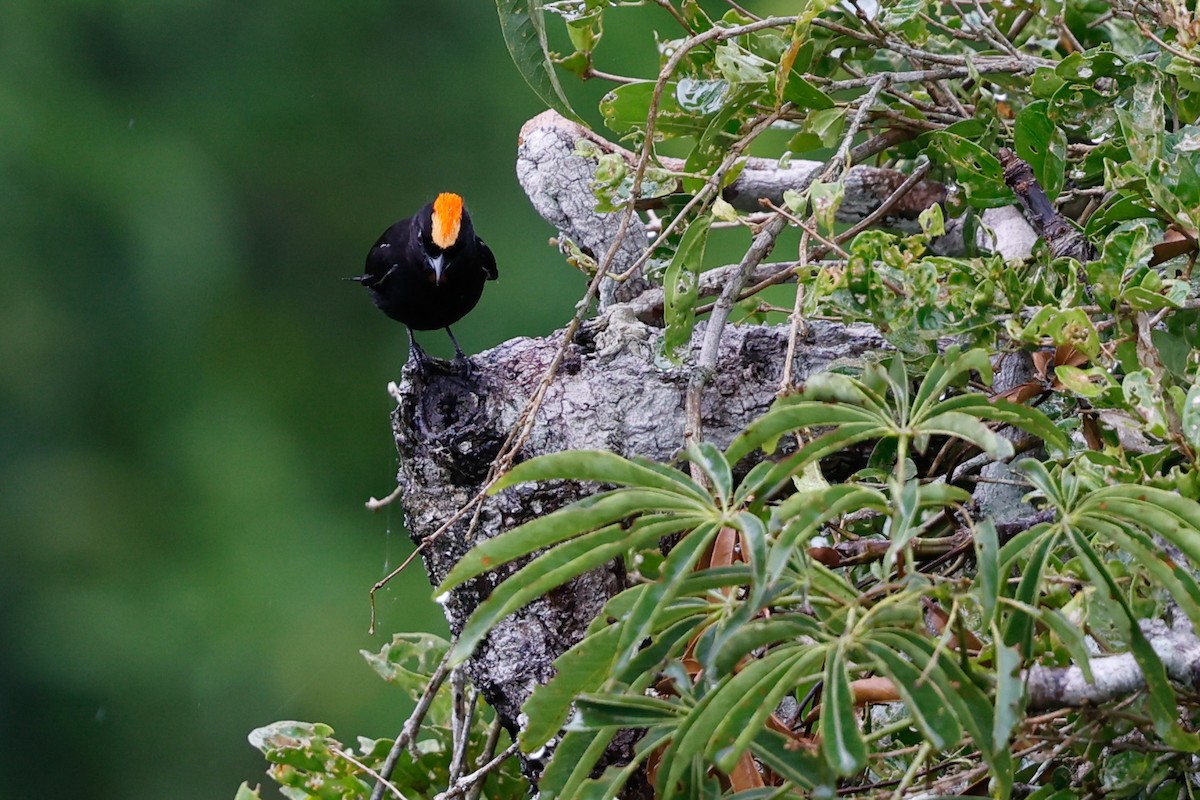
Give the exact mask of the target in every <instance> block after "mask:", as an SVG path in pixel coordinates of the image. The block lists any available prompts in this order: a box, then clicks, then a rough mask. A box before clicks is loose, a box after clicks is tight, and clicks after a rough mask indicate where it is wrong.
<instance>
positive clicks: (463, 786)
mask: <svg viewBox="0 0 1200 800" xmlns="http://www.w3.org/2000/svg"><path fill="white" fill-rule="evenodd" d="M516 752H517V743H516V742H513V743H512V744H510V745H509V746H508V747H506V748H504V752H502V753H500V755H498V756H496V757H495V758H493V759H492V760H491V761H489V762H488V763H486V764H484V765H483V766H482V767H480V768H479V769H477V770H475V771H474V772H472V773H471V774H470V775H464V776H463V777H461V778H459V779H458V780H457V781H456V782H455V783H454V785H452V786H450V787H449V788H448V789H446V791H444V792H442V793H441V794H439V795H437V796H436V797H434V798H433V800H453V798H455V797H458V796H460V795H462V794H464V793H465V792H467V791H469V790H470V789H471V787H472V786H474V785H475V784H477V783H480V782H482V781H483V779H484V778H486V777H487V776H488V775H490V774H491V773H492V772H494V771H495V770H496V768H497V767H499V766H500V765H501V764H503V763H504V762H505V761H507V760H508V759H509V758H511V757H512V755H513V754H514V753H516Z"/></svg>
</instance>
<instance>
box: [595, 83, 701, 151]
mask: <svg viewBox="0 0 1200 800" xmlns="http://www.w3.org/2000/svg"><path fill="white" fill-rule="evenodd" d="M677 88H678V86H677V84H675V83H674V82H668V83H667V84H666V85H665V86H664V87H663V92H662V97H661V100H660V102H659V105H658V114H657V115H656V116H655V118H654V130H655V133H657V134H660V135H662V136H664V137H667V138H673V137H676V136H695V137H700V136H702V135H703V134H704V131H705V130H706V129H707V127H708V116H707V115H703V114H698V113H696V112H695V111H689V110H688V109H685V108H683V107H681V106H680V104H679V100H678V99H677V97H676V90H677ZM653 99H654V81H640V82H638V83H626V84H623V85H621V86H618V87H617V88H615V89H613V90H612V91H610V92H609V93H608V94H606V95H605V96H604V97H603V98H602V99H601V100H600V113H601V115H602V116H603V117H604V124H605V125H607V126H608V128H609V130H611V131H613V132H615V133H619V134H626V133H632V132H635V131H644V130H645V129H646V117H647V115H648V114H649V113H650V103H651V101H652V100H653Z"/></svg>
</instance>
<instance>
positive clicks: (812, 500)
mask: <svg viewBox="0 0 1200 800" xmlns="http://www.w3.org/2000/svg"><path fill="white" fill-rule="evenodd" d="M861 509H873V510H875V511H879V512H882V513H886V512H887V511H888V500H887V498H886V497H884V495H883V493H882V492H879V491H877V490H875V489H869V488H867V487H865V486H858V485H855V484H845V483H842V484H834V485H833V486H830V487H829V488H827V489H821V490H820V491H816V492H798V493H796V494H794V495H792V496H791V497H789V498H788V499H787V500H784V501H783V502H782V503H780V504H779V505H778V506H776V507H775V508H774V509H773V510H772V514H771V520H772V522H771V525H772V527H773V528H782V531H781V532H780V533H779V535H778V536H777V537H776V539H775V543H774V544H773V545H772V546H771V551H770V554H769V555H768V556H767V575H768V579H769V580H771V581H775V580H778V578H779V576H780V575H782V574H783V571H784V569H786V567H787V565H788V562H789V561H790V560H791V559H792V557H793V555H794V551H795V550H796V548H798V547H799V546H800V545H801V544H803V542H804V541H806V540H807V539H808V537H809V536H811V535H812V534H813V533H815V532H816V530H817V528H818V527H819V526H821V525H823V524H825V523H826V522H827V521H829V520H831V519H834V518H835V517H838V516H841V515H842V514H845V513H848V512H850V511H858V510H861Z"/></svg>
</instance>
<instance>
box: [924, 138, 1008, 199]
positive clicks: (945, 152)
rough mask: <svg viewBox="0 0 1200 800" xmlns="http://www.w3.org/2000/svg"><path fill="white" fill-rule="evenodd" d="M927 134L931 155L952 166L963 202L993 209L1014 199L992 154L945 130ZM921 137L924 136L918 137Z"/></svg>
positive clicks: (998, 162) (1001, 169) (998, 163)
mask: <svg viewBox="0 0 1200 800" xmlns="http://www.w3.org/2000/svg"><path fill="white" fill-rule="evenodd" d="M926 136H928V142H929V148H928V150H927V151H926V152H927V153H929V155H930V157H931V158H935V157H936V158H937V160H938V161H940V162H942V163H943V164H948V165H950V166H951V167H953V168H954V174H955V176H956V177H957V178H958V182H959V184H960V185H961V186H962V187H963V190H964V192H965V193H966V198H967V202H968V203H970V204H971V205H972V206H974V207H976V208H996V207H998V206H1006V205H1011V204H1012V203H1014V202H1015V201H1016V196H1015V195H1013V193H1012V190H1011V189H1009V188H1008V186H1007V185H1006V184H1005V183H1004V170H1003V168H1001V166H1000V161H999V159H997V158H996V157H995V156H994V155H992V154H991V153H989V152H988V151H987V150H984V149H983V148H982V147H980V146H979V145H977V144H976V143H975V142H972V141H968V140H967V139H964V138H962V137H960V136H955V135H954V134H952V133H947V132H945V131H936V132H934V133H931V134H926ZM922 138H925V137H922Z"/></svg>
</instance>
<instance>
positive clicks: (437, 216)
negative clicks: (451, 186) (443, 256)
mask: <svg viewBox="0 0 1200 800" xmlns="http://www.w3.org/2000/svg"><path fill="white" fill-rule="evenodd" d="M462 215H463V201H462V198H461V197H459V196H458V195H456V194H451V193H450V192H442V193H441V194H439V195H438V196H437V200H434V201H433V231H432V235H433V243H434V244H436V245H437V246H438V247H440V248H442V249H443V250H445V249H446V248H448V247H450V246H452V245H453V244H454V243H455V242H456V241H457V240H458V229H459V228H461V227H462Z"/></svg>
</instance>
